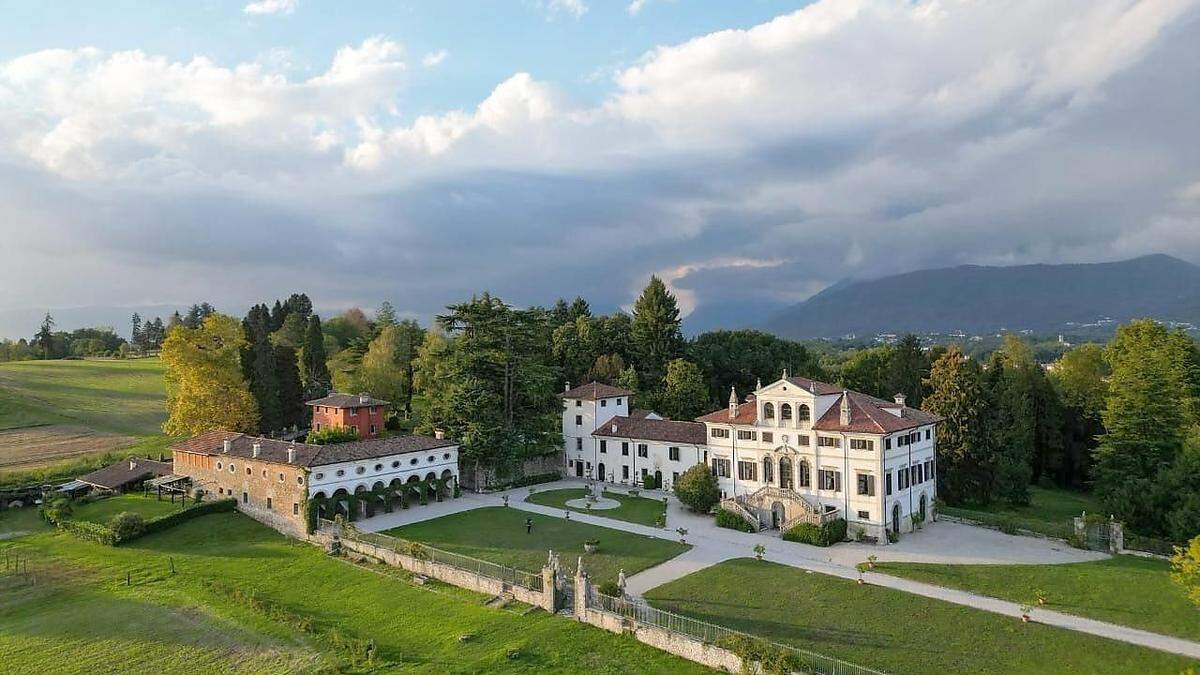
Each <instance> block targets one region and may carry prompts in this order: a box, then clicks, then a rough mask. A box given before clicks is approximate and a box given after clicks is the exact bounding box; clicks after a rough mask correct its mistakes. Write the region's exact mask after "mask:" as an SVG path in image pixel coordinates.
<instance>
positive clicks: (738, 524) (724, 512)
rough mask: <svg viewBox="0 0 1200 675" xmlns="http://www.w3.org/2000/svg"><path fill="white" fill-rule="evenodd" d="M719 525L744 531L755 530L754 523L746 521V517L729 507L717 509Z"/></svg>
mask: <svg viewBox="0 0 1200 675" xmlns="http://www.w3.org/2000/svg"><path fill="white" fill-rule="evenodd" d="M717 527H724V528H727V529H730V530H740V531H742V532H754V526H753V525H751V524H750V523H748V522H746V519H745V518H743V517H741V516H739V515H738V514H736V513H734V512H733V511H730V510H728V509H717Z"/></svg>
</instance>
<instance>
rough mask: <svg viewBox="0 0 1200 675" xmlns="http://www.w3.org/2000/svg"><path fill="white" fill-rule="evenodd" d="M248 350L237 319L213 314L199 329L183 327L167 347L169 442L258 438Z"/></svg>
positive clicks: (165, 428)
mask: <svg viewBox="0 0 1200 675" xmlns="http://www.w3.org/2000/svg"><path fill="white" fill-rule="evenodd" d="M245 344H246V336H245V332H244V331H243V329H242V326H241V324H240V323H239V322H238V320H237V319H234V318H233V317H230V316H225V315H223V314H211V315H209V317H208V318H206V319H205V320H204V322H203V324H202V325H201V326H200V327H199V328H187V327H186V326H183V325H181V326H179V327H177V328H176V329H174V330H172V331H171V332H170V334H169V335H168V336H167V339H166V340H165V341H164V342H163V347H162V360H163V364H164V365H165V366H166V383H167V421H166V422H165V423H163V432H164V433H166V434H167V435H168V436H188V435H196V434H200V433H203V432H205V431H211V430H213V429H225V430H227V431H241V432H247V433H253V432H254V431H256V430H257V428H258V408H257V406H256V404H255V402H254V397H253V396H252V395H251V394H250V388H249V385H248V384H247V382H246V378H245V376H244V375H243V373H242V367H241V363H240V357H241V352H242V349H243V347H245Z"/></svg>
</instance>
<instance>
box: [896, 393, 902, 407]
mask: <svg viewBox="0 0 1200 675" xmlns="http://www.w3.org/2000/svg"><path fill="white" fill-rule="evenodd" d="M896 405H898V406H901V407H903V406H904V394H896Z"/></svg>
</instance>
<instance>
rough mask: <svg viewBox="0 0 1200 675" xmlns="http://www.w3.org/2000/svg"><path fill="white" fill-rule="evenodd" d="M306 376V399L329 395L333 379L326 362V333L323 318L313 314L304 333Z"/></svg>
mask: <svg viewBox="0 0 1200 675" xmlns="http://www.w3.org/2000/svg"><path fill="white" fill-rule="evenodd" d="M301 359H302V361H301V363H302V366H303V371H304V373H303V375H304V398H305V400H312V399H314V398H320V397H322V396H325V395H326V394H328V393H329V388H330V387H331V386H332V385H333V378H332V377H330V375H329V366H328V364H326V362H325V333H324V332H323V331H322V330H321V317H319V316H317V315H316V314H313V315H312V316H311V317H309V319H308V328H307V329H306V330H305V332H304V351H303V353H302V354H301Z"/></svg>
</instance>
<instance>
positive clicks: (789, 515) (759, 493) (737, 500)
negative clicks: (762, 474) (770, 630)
mask: <svg viewBox="0 0 1200 675" xmlns="http://www.w3.org/2000/svg"><path fill="white" fill-rule="evenodd" d="M776 502H778V503H779V504H782V505H783V513H784V520H783V522H782V523H780V524H779V531H780V532H787V531H788V530H790V529H791V528H793V527H795V526H796V525H799V524H800V523H812V524H813V525H824V524H825V523H827V522H829V521H830V520H834V519H835V518H837V517H838V512H837V511H836V510H833V511H827V510H825V507H824V506H822V505H821V504H820V503H819V502H816V501H815V500H810V499H809V498H808V497H805V496H804V495H802V494H800V493H799V492H796V491H795V490H792V489H791V488H781V487H775V486H773V485H768V486H766V487H761V488H759V489H757V490H755V491H754V492H751V493H750V494H746V495H737V496H735V497H732V498H729V499H722V500H721V508H723V509H725V510H726V511H730V512H731V513H736V514H737V515H739V516H741V517H742V519H743V520H745V521H746V522H747V523H750V525H751V526H753V527H754V531H755V532H761V531H762V530H764V529H767V528H768V527H769V525H768V524H767V523H770V522H771V520H772V507H773V506H774V504H775V503H776Z"/></svg>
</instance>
